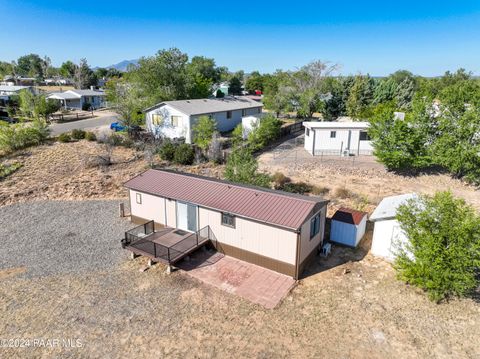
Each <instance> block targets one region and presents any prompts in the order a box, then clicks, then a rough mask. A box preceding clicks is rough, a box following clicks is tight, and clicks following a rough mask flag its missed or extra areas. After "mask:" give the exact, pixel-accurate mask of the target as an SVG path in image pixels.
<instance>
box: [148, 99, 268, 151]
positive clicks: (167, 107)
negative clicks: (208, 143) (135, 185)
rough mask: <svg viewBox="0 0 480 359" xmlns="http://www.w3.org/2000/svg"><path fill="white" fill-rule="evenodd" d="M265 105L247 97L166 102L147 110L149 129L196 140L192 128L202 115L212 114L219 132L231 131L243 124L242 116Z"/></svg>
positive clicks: (154, 132) (160, 134)
mask: <svg viewBox="0 0 480 359" xmlns="http://www.w3.org/2000/svg"><path fill="white" fill-rule="evenodd" d="M262 106H263V105H262V104H261V103H258V102H256V101H253V100H251V99H249V98H245V97H224V98H209V99H196V100H180V101H165V102H161V103H159V104H157V105H155V106H152V107H150V108H147V109H145V110H144V112H145V122H146V125H147V128H148V130H149V131H151V132H152V133H153V134H154V135H155V136H156V137H159V136H164V137H168V138H171V139H175V138H185V142H186V143H192V140H193V133H192V128H193V126H194V125H195V123H196V122H197V120H198V118H199V117H200V116H210V117H211V118H213V119H214V120H215V122H216V123H217V130H218V131H220V132H227V131H231V130H233V129H234V128H235V127H236V126H237V125H238V124H239V123H242V117H245V116H250V115H254V114H258V113H261V112H262Z"/></svg>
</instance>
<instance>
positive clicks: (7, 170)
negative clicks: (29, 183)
mask: <svg viewBox="0 0 480 359" xmlns="http://www.w3.org/2000/svg"><path fill="white" fill-rule="evenodd" d="M22 166H23V165H22V164H21V163H20V162H14V163H12V164H11V165H2V164H0V180H2V179H4V178H6V177H8V176H10V175H11V174H12V173H13V172H15V171H17V170H18V169H20V168H21V167H22Z"/></svg>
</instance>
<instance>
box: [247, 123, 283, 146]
mask: <svg viewBox="0 0 480 359" xmlns="http://www.w3.org/2000/svg"><path fill="white" fill-rule="evenodd" d="M281 127H282V122H281V121H280V120H279V119H277V118H276V117H275V116H273V115H271V114H268V115H266V116H264V117H263V118H262V119H260V124H259V125H258V126H257V127H256V128H254V129H253V131H252V132H250V134H249V135H248V143H249V144H250V146H251V147H252V149H254V150H260V149H262V148H264V147H265V146H267V145H268V144H270V143H271V142H272V141H274V140H276V139H277V138H278V137H279V136H280V128H281Z"/></svg>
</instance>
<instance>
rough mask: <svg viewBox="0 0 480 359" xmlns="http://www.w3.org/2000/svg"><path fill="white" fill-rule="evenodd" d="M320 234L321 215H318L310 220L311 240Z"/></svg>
mask: <svg viewBox="0 0 480 359" xmlns="http://www.w3.org/2000/svg"><path fill="white" fill-rule="evenodd" d="M318 232H320V214H317V215H316V216H315V217H313V218H312V219H311V220H310V239H312V238H313V237H315V236H316V235H317V234H318Z"/></svg>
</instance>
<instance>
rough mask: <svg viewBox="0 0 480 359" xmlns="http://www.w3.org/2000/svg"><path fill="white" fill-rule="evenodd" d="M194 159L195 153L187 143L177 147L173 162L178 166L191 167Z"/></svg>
mask: <svg viewBox="0 0 480 359" xmlns="http://www.w3.org/2000/svg"><path fill="white" fill-rule="evenodd" d="M194 159H195V151H194V150H193V147H192V146H191V145H189V144H187V143H183V144H181V145H180V146H177V148H176V149H175V155H174V156H173V161H174V162H175V163H178V164H180V165H191V164H192V163H193V160H194Z"/></svg>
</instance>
